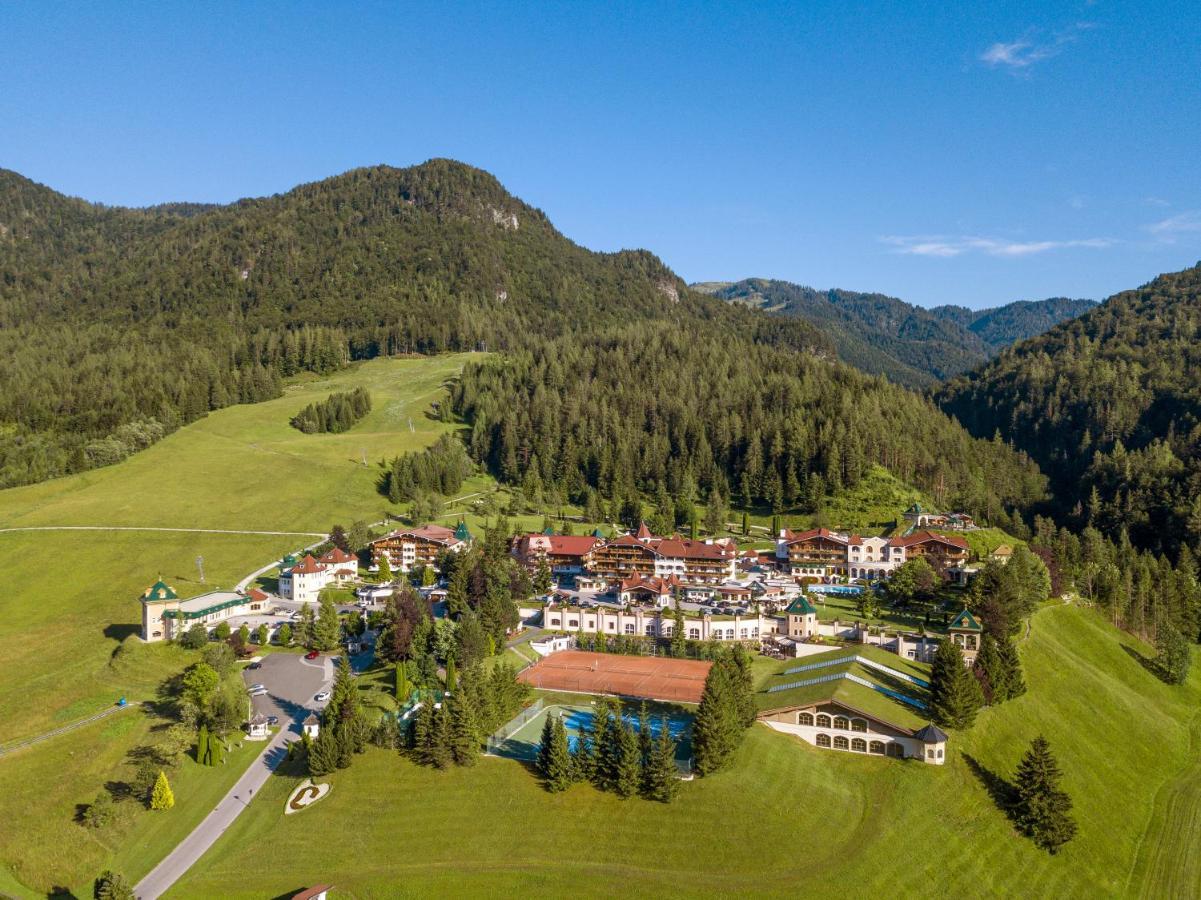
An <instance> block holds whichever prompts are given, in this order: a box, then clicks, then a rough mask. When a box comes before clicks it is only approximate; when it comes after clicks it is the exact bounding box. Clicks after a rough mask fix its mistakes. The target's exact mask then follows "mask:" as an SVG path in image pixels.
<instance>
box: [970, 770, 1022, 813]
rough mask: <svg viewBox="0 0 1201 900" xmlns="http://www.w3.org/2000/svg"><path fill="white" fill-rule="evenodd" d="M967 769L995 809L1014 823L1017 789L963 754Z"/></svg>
mask: <svg viewBox="0 0 1201 900" xmlns="http://www.w3.org/2000/svg"><path fill="white" fill-rule="evenodd" d="M963 759H964V761H965V762H967V767H968V768H969V769H971V771H972V774H973V775H975V776H976V778H977V779H978V780H979V782H980V784H981V785H983V786H984V790H985V791H986V792H987V793H988V796H989V797H990V798H992V802H993V803H994V804H995V805H996V807H997V809H999V810H1000V811H1001V812H1003V813H1005V815H1006V817H1007V818H1008V819H1009V820H1010V821H1011V822H1012V821H1014V809H1015V804H1016V802H1017V789H1016V788H1015V787H1014V786H1013V785H1012V784H1010V783H1009V782H1008V781H1006V780H1005V779H1004V778H1002V777H1001V776H1000V775H998V774H997V773H996V772H994V771H992V770H991V769H988V768H985V767H984V766H983V765H981V764H980V761H979V760H978V759H976V758H975V757H974V756H971V755H970V754H967V753H965V754H963Z"/></svg>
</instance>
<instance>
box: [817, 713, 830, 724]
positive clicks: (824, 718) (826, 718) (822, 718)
mask: <svg viewBox="0 0 1201 900" xmlns="http://www.w3.org/2000/svg"><path fill="white" fill-rule="evenodd" d="M817 727H818V728H829V727H830V717H829V716H827V715H826V714H825V713H823V714H822V715H820V716H818V717H817Z"/></svg>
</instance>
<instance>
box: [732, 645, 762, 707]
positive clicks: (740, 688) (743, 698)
mask: <svg viewBox="0 0 1201 900" xmlns="http://www.w3.org/2000/svg"><path fill="white" fill-rule="evenodd" d="M729 654H730V663H731V680H732V686H733V688H734V696H735V700H736V702H737V704H738V720H739V722H740V723H741V724H742V727H743V728H750V727H751V725H753V724H754V723H755V716H756V714H757V713H758V710H757V709H756V707H755V681H754V676H753V675H752V673H751V663H752V660H751V654H750V653H748V652H747V649H746V647H743V646H742V645H741V644H735V645H734V647H732V648H731V649H730V651H729Z"/></svg>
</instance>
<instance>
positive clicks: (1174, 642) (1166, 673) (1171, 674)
mask: <svg viewBox="0 0 1201 900" xmlns="http://www.w3.org/2000/svg"><path fill="white" fill-rule="evenodd" d="M1155 650H1156V656H1155V665H1156V667H1157V668H1158V669H1159V675H1160V677H1161V678H1162V679H1163V680H1164V681H1166V682H1167V683H1168V684H1183V683H1184V680H1185V679H1186V678H1188V670H1189V660H1190V656H1191V653H1190V650H1189V645H1188V641H1186V640H1185V639H1184V635H1182V634H1181V633H1180V632H1179V631H1177V630H1176V629H1175V628H1174V627H1173V626H1171V625H1164V626H1163V627H1161V628H1160V629H1159V634H1157V635H1156V638H1155Z"/></svg>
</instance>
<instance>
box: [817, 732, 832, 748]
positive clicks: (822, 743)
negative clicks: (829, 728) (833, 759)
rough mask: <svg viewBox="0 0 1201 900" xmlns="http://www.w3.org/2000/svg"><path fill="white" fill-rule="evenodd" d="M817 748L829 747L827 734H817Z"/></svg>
mask: <svg viewBox="0 0 1201 900" xmlns="http://www.w3.org/2000/svg"><path fill="white" fill-rule="evenodd" d="M817 746H819V747H829V746H830V735H828V734H819V735H818V736H817Z"/></svg>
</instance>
